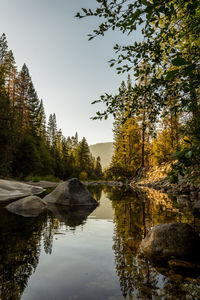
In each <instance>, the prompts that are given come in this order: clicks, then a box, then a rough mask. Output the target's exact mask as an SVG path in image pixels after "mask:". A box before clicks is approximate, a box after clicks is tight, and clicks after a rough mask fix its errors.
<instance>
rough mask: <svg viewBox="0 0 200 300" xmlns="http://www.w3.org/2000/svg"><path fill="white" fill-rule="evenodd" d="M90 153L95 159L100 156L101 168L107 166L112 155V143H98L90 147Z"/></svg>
mask: <svg viewBox="0 0 200 300" xmlns="http://www.w3.org/2000/svg"><path fill="white" fill-rule="evenodd" d="M90 152H91V153H92V155H93V156H94V157H95V158H97V156H100V158H101V165H102V168H103V169H104V168H106V167H108V166H109V164H110V163H111V160H112V155H113V143H112V142H110V143H98V144H95V145H91V146H90Z"/></svg>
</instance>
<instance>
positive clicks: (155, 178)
mask: <svg viewBox="0 0 200 300" xmlns="http://www.w3.org/2000/svg"><path fill="white" fill-rule="evenodd" d="M170 169H171V167H170V165H169V164H166V165H161V166H160V167H151V168H143V169H142V170H140V172H139V174H138V175H137V177H134V178H132V180H131V181H130V186H131V187H132V188H133V189H134V188H135V187H138V188H139V187H140V188H141V187H148V188H153V189H155V190H159V191H160V192H163V193H167V194H169V195H172V196H176V197H177V196H182V197H183V196H184V197H185V198H191V199H194V200H197V199H198V200H200V184H199V185H195V184H193V183H191V182H190V181H189V180H187V178H182V177H180V178H179V180H178V183H170V182H169V179H168V177H167V174H168V173H169V172H170Z"/></svg>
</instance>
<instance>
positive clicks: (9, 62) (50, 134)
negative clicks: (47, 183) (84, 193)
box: [0, 34, 102, 180]
mask: <svg viewBox="0 0 200 300" xmlns="http://www.w3.org/2000/svg"><path fill="white" fill-rule="evenodd" d="M0 149H1V152H0V177H2V178H10V177H12V178H18V179H20V180H24V179H27V180H32V179H34V180H36V179H37V178H39V179H41V178H44V179H48V180H56V179H58V180H59V179H63V180H65V179H67V178H71V177H79V178H80V179H88V178H94V179H95V178H101V176H102V168H101V161H100V157H97V159H95V158H94V157H93V156H92V155H91V153H90V150H89V146H88V143H87V141H86V139H85V138H83V139H82V140H81V141H79V140H78V134H77V133H76V134H75V135H74V136H72V137H67V138H66V137H64V136H63V134H62V131H61V129H58V128H57V122H56V115H55V114H54V113H53V114H50V116H49V118H48V121H47V120H46V115H45V109H44V104H43V100H42V99H40V98H39V97H38V95H37V92H36V90H35V88H34V84H33V81H32V79H31V75H30V72H29V69H28V67H27V66H26V64H24V65H23V66H22V68H21V70H20V71H19V70H18V69H17V66H16V62H15V58H14V55H13V52H12V50H9V48H8V43H7V39H6V36H5V34H2V36H1V37H0Z"/></svg>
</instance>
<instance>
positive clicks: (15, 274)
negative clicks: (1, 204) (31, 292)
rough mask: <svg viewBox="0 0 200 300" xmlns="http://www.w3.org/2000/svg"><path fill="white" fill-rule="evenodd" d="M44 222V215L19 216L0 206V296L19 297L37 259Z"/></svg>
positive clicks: (8, 299)
mask: <svg viewBox="0 0 200 300" xmlns="http://www.w3.org/2000/svg"><path fill="white" fill-rule="evenodd" d="M45 222H46V216H45V215H43V216H41V217H39V218H37V219H32V218H23V217H20V216H15V215H12V214H10V213H9V212H7V211H6V210H5V209H0V236H1V243H0V299H6V300H15V299H20V298H21V295H22V293H23V291H24V289H25V287H26V285H27V281H28V278H29V277H30V275H31V274H32V273H33V272H34V271H35V269H36V267H37V264H38V261H39V256H40V248H41V247H40V246H41V235H42V232H43V229H44V224H45Z"/></svg>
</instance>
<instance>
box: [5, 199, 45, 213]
mask: <svg viewBox="0 0 200 300" xmlns="http://www.w3.org/2000/svg"><path fill="white" fill-rule="evenodd" d="M6 208H7V210H8V211H10V212H12V213H14V214H17V215H20V216H23V217H37V216H39V214H41V212H42V211H43V210H44V209H45V208H47V204H46V202H45V201H44V200H42V199H40V198H39V197H37V196H29V197H26V198H23V199H20V200H17V201H14V202H12V203H10V204H9V205H7V206H6Z"/></svg>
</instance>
